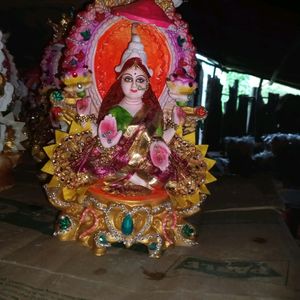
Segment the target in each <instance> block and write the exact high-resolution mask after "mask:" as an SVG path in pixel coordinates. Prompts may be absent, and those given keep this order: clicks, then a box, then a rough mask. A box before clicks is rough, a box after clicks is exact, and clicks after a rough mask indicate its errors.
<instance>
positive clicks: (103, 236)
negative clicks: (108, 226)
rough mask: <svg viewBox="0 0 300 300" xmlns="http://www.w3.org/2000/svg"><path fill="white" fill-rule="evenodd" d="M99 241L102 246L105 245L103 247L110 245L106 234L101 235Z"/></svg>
mask: <svg viewBox="0 0 300 300" xmlns="http://www.w3.org/2000/svg"><path fill="white" fill-rule="evenodd" d="M98 241H99V243H100V244H103V245H105V244H108V242H107V239H106V236H105V235H104V234H101V235H99V236H98Z"/></svg>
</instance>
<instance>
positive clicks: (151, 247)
mask: <svg viewBox="0 0 300 300" xmlns="http://www.w3.org/2000/svg"><path fill="white" fill-rule="evenodd" d="M148 248H149V250H152V251H155V250H157V243H151V244H150V245H149V246H148Z"/></svg>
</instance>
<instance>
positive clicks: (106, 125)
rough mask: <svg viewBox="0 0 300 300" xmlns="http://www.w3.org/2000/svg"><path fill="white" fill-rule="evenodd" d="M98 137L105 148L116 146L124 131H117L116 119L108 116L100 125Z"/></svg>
mask: <svg viewBox="0 0 300 300" xmlns="http://www.w3.org/2000/svg"><path fill="white" fill-rule="evenodd" d="M98 135H99V138H100V141H101V144H102V145H103V147H105V148H110V147H112V146H115V145H116V144H117V143H118V142H119V140H120V138H121V136H122V130H119V131H118V130H117V121H116V118H115V117H113V116H112V115H108V116H106V117H105V118H104V119H103V120H102V121H101V122H100V124H99V128H98Z"/></svg>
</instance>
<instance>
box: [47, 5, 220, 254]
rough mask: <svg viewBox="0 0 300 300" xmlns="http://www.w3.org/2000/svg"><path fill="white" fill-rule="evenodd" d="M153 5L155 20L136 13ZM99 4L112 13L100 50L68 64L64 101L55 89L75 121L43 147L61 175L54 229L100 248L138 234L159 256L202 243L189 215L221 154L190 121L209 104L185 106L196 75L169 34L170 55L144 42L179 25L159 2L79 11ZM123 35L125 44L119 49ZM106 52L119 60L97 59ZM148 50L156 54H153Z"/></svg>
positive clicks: (52, 192)
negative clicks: (213, 152) (212, 154)
mask: <svg viewBox="0 0 300 300" xmlns="http://www.w3.org/2000/svg"><path fill="white" fill-rule="evenodd" d="M165 3H169V4H170V9H169V10H167V12H169V15H170V16H171V12H174V6H173V4H172V2H170V1H165ZM145 7H146V8H148V9H151V12H152V15H151V16H152V18H153V16H154V17H155V19H151V20H150V21H149V20H148V19H146V18H145V15H144V13H143V14H142V15H140V14H138V15H136V12H137V11H139V10H140V11H142V12H143V10H145ZM99 11H101V12H102V14H104V15H105V16H102V17H103V20H102V21H100V26H99V27H98V28H97V30H98V35H97V34H95V36H94V38H95V39H96V42H95V43H94V44H92V46H91V47H92V48H93V50H92V51H91V49H89V50H87V54H86V55H87V56H89V57H90V58H89V59H86V61H85V66H83V67H82V66H78V65H80V64H79V63H77V65H76V67H77V69H76V68H74V69H71V70H70V69H67V71H66V75H65V79H64V80H65V83H66V87H65V90H64V91H62V92H59V91H57V93H59V95H60V100H59V103H58V104H57V101H56V102H55V99H53V98H52V101H53V105H54V107H55V105H57V107H60V109H61V113H60V117H61V118H62V119H63V120H65V121H66V123H68V122H69V125H70V128H69V130H68V132H62V131H57V132H56V142H57V143H56V144H55V145H51V146H48V147H45V151H46V153H47V154H48V156H49V157H50V161H49V162H48V163H47V164H46V165H45V167H44V168H43V170H44V171H46V172H48V173H50V174H52V175H53V178H52V180H51V182H50V183H49V184H48V185H47V186H46V191H47V193H48V197H49V200H50V202H51V203H52V204H53V205H54V206H55V207H57V208H58V209H59V210H60V211H61V214H60V216H59V217H58V220H57V223H56V230H55V235H57V236H58V237H59V238H60V239H61V240H78V241H80V242H81V243H82V244H83V245H85V246H87V247H90V248H92V249H94V252H95V254H96V255H103V254H104V253H105V252H106V250H107V248H109V247H110V246H112V245H113V244H114V243H123V244H124V245H125V246H126V247H131V246H132V245H133V244H136V243H140V244H144V245H146V246H147V248H148V251H149V255H150V256H151V257H159V256H160V255H161V253H162V251H163V250H164V249H166V248H167V247H169V246H170V245H184V246H191V245H194V244H195V243H196V241H195V237H196V230H195V228H194V227H193V226H192V225H191V224H189V223H188V222H187V221H186V220H185V217H187V216H190V215H192V214H194V213H196V212H198V211H199V210H200V205H201V203H202V202H203V200H204V199H205V198H206V194H207V193H208V190H207V188H206V184H207V183H209V182H211V181H213V180H214V178H213V176H212V175H210V173H209V172H208V170H209V169H210V168H211V166H212V165H213V161H211V160H209V159H207V158H205V157H204V155H205V151H206V149H207V147H206V146H200V145H195V143H194V142H195V133H194V132H193V130H192V131H191V129H190V128H191V127H192V129H194V128H195V126H194V127H193V126H191V124H192V123H193V121H194V123H195V122H196V121H197V120H198V119H201V118H202V117H203V115H202V114H201V113H200V114H199V111H200V112H203V111H205V110H204V109H203V108H198V109H195V108H193V107H186V106H185V102H186V101H187V100H188V98H189V96H190V95H191V94H192V92H193V91H194V90H195V88H196V84H195V82H194V79H193V77H192V76H190V75H188V74H187V72H186V70H185V69H184V68H183V67H181V66H180V64H178V61H177V60H176V59H175V58H174V57H172V55H171V53H170V52H169V51H170V50H168V49H169V48H168V47H167V45H168V42H170V43H171V40H168V39H166V38H165V39H162V42H164V44H165V45H166V47H167V48H166V49H165V50H164V51H165V54H164V53H158V52H155V51H154V52H153V49H152V50H151V48H153V47H154V49H155V45H153V44H152V45H151V44H148V45H147V46H146V44H145V41H148V42H153V41H155V40H156V39H159V38H163V35H162V33H161V32H162V29H161V28H160V27H161V26H164V27H163V28H169V27H171V26H172V24H173V23H172V19H170V18H169V17H168V16H167V14H166V13H165V12H164V10H163V9H162V8H161V7H160V6H159V5H158V4H156V3H155V1H150V0H141V1H136V2H134V3H132V4H128V5H126V6H121V7H117V8H113V9H112V10H109V11H108V10H107V6H105V7H104V4H103V3H102V4H101V5H100V4H99V2H96V3H95V5H94V6H90V7H89V8H88V12H89V13H88V14H85V15H80V16H81V20H82V19H83V18H85V19H84V20H85V21H86V22H85V24H86V23H88V22H87V20H90V19H87V17H89V18H92V17H93V16H95V15H97V14H96V13H95V12H98V13H99ZM133 12H134V13H133ZM147 15H149V14H147ZM173 16H174V15H173ZM98 19H100V20H101V18H100V17H99V15H98ZM175 23H176V22H175ZM103 27H104V29H103ZM158 28H159V29H158ZM110 30H111V31H110ZM171 30H172V31H171V32H169V35H174V34H175V33H176V26H174V28H172V29H171ZM99 31H100V34H99ZM85 32H86V31H85ZM90 32H91V31H90ZM108 32H109V33H108ZM116 32H117V34H116ZM124 32H125V33H126V35H127V38H129V41H128V40H127V42H126V43H124V42H123V41H122V39H123V36H124ZM73 35H74V33H73ZM75 36H76V35H75ZM108 41H110V43H111V47H112V46H113V45H118V47H117V48H115V51H114V52H111V51H112V49H113V48H111V47H110V46H109V44H108V43H107V42H108ZM120 44H121V45H122V44H123V45H124V46H125V47H124V46H123V47H124V48H123V47H122V48H121V49H120ZM73 48H74V47H73ZM107 48H109V49H110V52H108V53H107V52H106V51H107ZM147 48H148V51H147ZM170 49H171V47H170ZM78 50H80V49H77V51H78ZM80 51H82V49H81V50H80ZM171 51H172V50H171ZM173 52H174V53H175V51H173ZM103 53H106V54H107V55H108V56H109V57H114V56H117V59H116V58H115V57H114V59H112V60H106V61H104V62H103V61H100V63H99V58H103V55H104V54H103ZM68 54H70V51H69V53H67V57H68ZM161 55H162V56H164V55H165V57H161ZM71 56H72V55H71ZM149 56H154V57H152V61H150V59H149ZM159 58H162V59H164V58H167V62H169V63H167V64H166V60H162V61H160V60H159ZM172 60H173V62H172V63H171V61H172ZM66 61H67V60H65V63H66ZM113 62H117V63H116V64H115V65H114V67H113V69H111V68H109V67H108V68H107V69H106V68H105V69H103V68H104V67H105V66H109V64H111V63H113ZM97 64H98V65H97ZM89 65H90V66H91V69H92V70H91V69H90V68H87V67H88V66H89ZM95 65H96V66H95ZM174 66H176V68H175V69H174V70H173V71H174V72H171V73H170V74H169V75H170V76H166V75H165V74H166V73H167V72H170V70H172V69H171V68H172V67H174ZM187 69H188V68H187ZM82 70H83V71H82ZM80 72H81V73H80ZM78 77H80V78H81V79H80V80H82V83H84V84H86V85H85V86H86V89H84V93H81V94H80V95H78V93H77V96H76V94H74V93H73V94H72V92H74V90H73V91H72V87H71V86H72V84H71V83H73V85H74V83H75V84H77V88H78V85H79V87H82V83H80V82H79V81H78ZM105 78H106V79H105ZM112 78H113V79H112ZM106 80H107V81H109V82H110V86H107V82H106ZM68 83H69V85H68ZM153 87H154V88H153ZM57 93H56V95H57ZM102 95H103V96H102ZM53 97H54V98H55V95H53ZM72 97H73V98H72ZM80 97H81V98H80ZM70 98H72V100H71V101H70ZM66 99H67V100H66ZM99 99H101V104H100V108H98V109H97V106H96V103H97V101H99ZM65 100H66V101H65ZM64 101H65V102H64ZM176 102H177V104H176ZM72 105H73V107H72ZM179 105H180V106H179ZM74 108H76V109H74ZM97 110H98V112H97ZM66 111H68V116H69V118H66V117H65V112H66ZM72 114H73V115H74V118H73V119H72V118H71V119H70V116H71V117H72ZM191 120H192V121H191ZM186 123H189V127H187V126H185V124H186Z"/></svg>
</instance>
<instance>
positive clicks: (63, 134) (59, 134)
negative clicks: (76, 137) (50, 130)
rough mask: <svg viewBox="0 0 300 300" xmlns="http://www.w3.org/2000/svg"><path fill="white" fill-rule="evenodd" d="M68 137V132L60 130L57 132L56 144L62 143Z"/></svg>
mask: <svg viewBox="0 0 300 300" xmlns="http://www.w3.org/2000/svg"><path fill="white" fill-rule="evenodd" d="M66 136H68V134H67V133H66V132H63V131H60V130H55V141H56V144H58V143H60V141H61V140H62V139H63V138H65V137H66Z"/></svg>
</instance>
